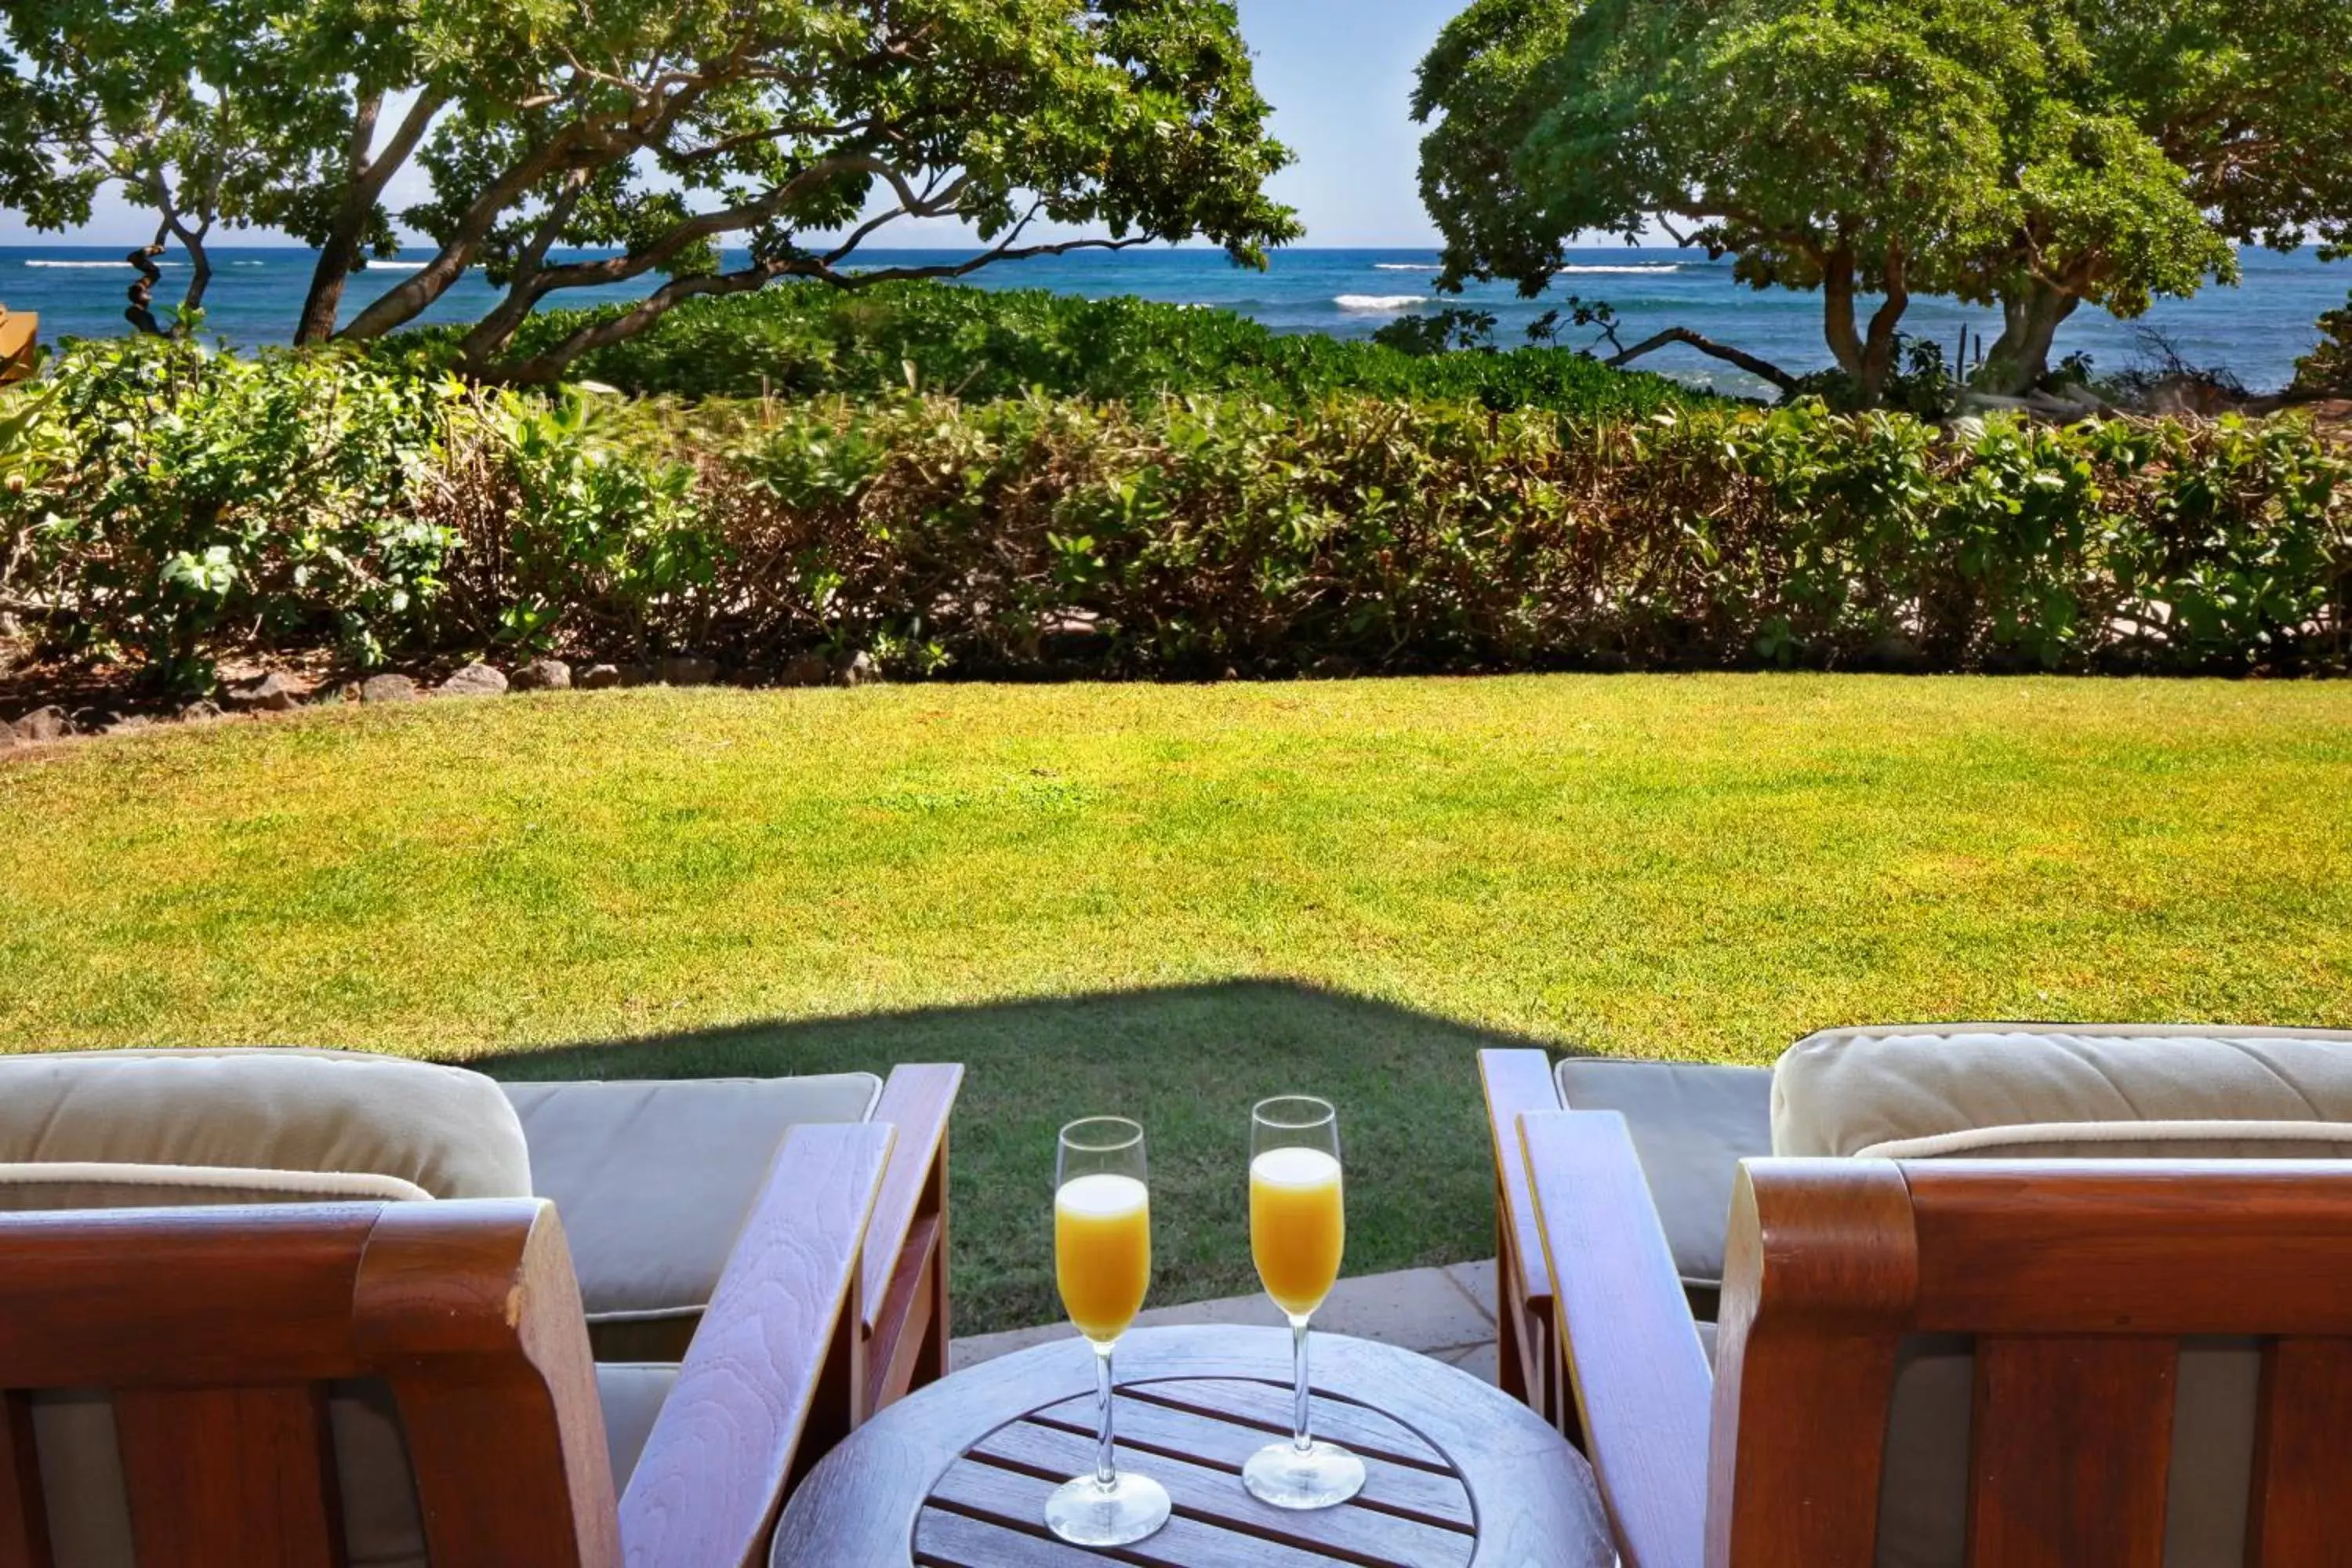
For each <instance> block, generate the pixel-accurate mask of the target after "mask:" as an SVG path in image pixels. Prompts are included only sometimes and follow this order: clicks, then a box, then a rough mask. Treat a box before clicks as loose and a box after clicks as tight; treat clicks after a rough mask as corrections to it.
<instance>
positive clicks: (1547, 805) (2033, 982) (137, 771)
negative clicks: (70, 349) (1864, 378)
mask: <svg viewBox="0 0 2352 1568" xmlns="http://www.w3.org/2000/svg"><path fill="white" fill-rule="evenodd" d="M0 844H5V847H6V862H5V864H6V869H5V883H0V886H5V899H0V1048H6V1049H20V1050H32V1049H44V1048H58V1047H108V1046H125V1045H134V1044H142V1045H143V1044H169V1045H194V1044H208V1043H226V1042H303V1043H317V1044H327V1045H336V1046H345V1047H369V1048H375V1049H386V1050H395V1051H404V1052H410V1053H414V1054H415V1055H419V1056H426V1057H432V1058H438V1059H443V1060H450V1061H472V1062H480V1063H484V1064H485V1065H488V1067H489V1068H490V1070H493V1071H496V1072H499V1073H502V1074H507V1075H509V1076H526V1075H534V1074H536V1075H541V1076H547V1075H555V1076H562V1075H582V1074H602V1075H607V1076H621V1077H625V1076H661V1075H690V1074H704V1073H725V1072H754V1073H782V1072H794V1071H806V1070H814V1069H820V1068H842V1067H867V1068H875V1069H877V1070H880V1069H884V1068H887V1066H888V1065H889V1064H890V1063H891V1062H893V1061H898V1060H931V1059H941V1058H947V1059H954V1060H961V1061H963V1062H965V1063H966V1064H968V1066H969V1067H970V1068H971V1077H970V1079H969V1080H968V1082H967V1085H966V1089H965V1094H964V1099H963V1101H962V1104H961V1108H960V1110H959V1113H958V1118H957V1124H956V1182H955V1193H954V1201H955V1205H956V1210H955V1222H956V1226H957V1230H956V1257H955V1268H956V1276H955V1285H956V1290H957V1294H958V1299H959V1303H960V1312H961V1320H960V1326H961V1327H962V1328H965V1329H982V1328H994V1327H1003V1326H1008V1325H1011V1324H1014V1323H1019V1322H1024V1321H1043V1320H1045V1319H1049V1318H1051V1317H1053V1316H1054V1315H1055V1303H1054V1299H1053V1294H1052V1276H1051V1259H1050V1242H1049V1232H1050V1226H1049V1225H1048V1224H1047V1200H1048V1193H1049V1189H1050V1184H1051V1180H1052V1171H1053V1154H1054V1139H1053V1133H1054V1129H1055V1126H1056V1125H1058V1124H1059V1123H1060V1122H1061V1121H1064V1120H1066V1119H1067V1118H1069V1117H1073V1116H1076V1115H1080V1114H1084V1113H1087V1112H1092V1111H1123V1112H1126V1113H1128V1114H1131V1115H1135V1116H1138V1117H1139V1118H1141V1119H1142V1120H1143V1121H1145V1122H1146V1123H1147V1124H1148V1125H1149V1127H1150V1131H1151V1135H1152V1139H1153V1147H1152V1153H1153V1156H1154V1161H1155V1170H1154V1174H1155V1179H1156V1182H1157V1184H1158V1194H1159V1195H1158V1201H1157V1203H1156V1205H1155V1214H1156V1217H1157V1220H1158V1224H1159V1231H1160V1258H1161V1263H1160V1269H1159V1274H1158V1283H1157V1286H1156V1296H1155V1299H1156V1300H1161V1301H1169V1300H1181V1299H1184V1298H1188V1297H1195V1296H1208V1295H1217V1294H1223V1293H1228V1292H1233V1291H1238V1290H1244V1289H1252V1288H1253V1285H1254V1280H1253V1277H1252V1275H1251V1272H1250V1268H1249V1262H1248V1254H1247V1248H1246V1242H1245V1237H1244V1202H1243V1186H1244V1180H1243V1171H1244V1156H1245V1149H1246V1135H1247V1134H1246V1123H1247V1113H1248V1108H1249V1105H1250V1102H1251V1101H1252V1100H1253V1099H1255V1098H1256V1097H1258V1096H1260V1095H1263V1094H1267V1093H1273V1092H1277V1091H1281V1090H1290V1089H1297V1090H1307V1091H1315V1092H1322V1093H1327V1094H1328V1095H1330V1096H1331V1097H1332V1098H1333V1099H1335V1100H1337V1101H1338V1102H1339V1106H1340V1108H1341V1112H1342V1116H1343V1124H1342V1125H1343V1132H1344V1134H1345V1136H1346V1139H1347V1142H1348V1152H1349V1157H1350V1162H1351V1173H1350V1184H1349V1204H1350V1218H1351V1222H1352V1223H1351V1226H1350V1234H1349V1257H1348V1267H1349V1270H1350V1271H1351V1272H1362V1271H1370V1270H1374V1269H1381V1268H1399V1267H1403V1266H1406V1265H1411V1264H1415V1263H1423V1262H1430V1261H1436V1260H1444V1259H1453V1258H1468V1257H1475V1256H1480V1255H1483V1254H1484V1253H1485V1252H1486V1251H1487V1250H1488V1249H1489V1247H1490V1246H1491V1242H1490V1239H1489V1233H1488V1226H1489V1225H1490V1223H1491V1215H1490V1210H1489V1205H1488V1201H1487V1195H1486V1194H1487V1184H1488V1181H1489V1177H1488V1174H1487V1160H1488V1152H1487V1149H1486V1141H1485V1137H1484V1134H1483V1131H1482V1130H1481V1125H1480V1120H1479V1116H1478V1112H1477V1094H1476V1087H1475V1072H1474V1068H1473V1063H1472V1060H1471V1053H1472V1052H1473V1051H1474V1050H1475V1048H1476V1047H1478V1046H1480V1045H1482V1044H1489V1043H1497V1042H1511V1041H1519V1042H1531V1043H1541V1044H1545V1045H1548V1046H1550V1047H1554V1048H1556V1049H1566V1050H1577V1051H1609V1052H1626V1053H1637V1054H1643V1055H1654V1056H1673V1057H1682V1058H1699V1059H1707V1060H1721V1061H1740V1062H1768V1061H1769V1060H1770V1059H1771V1058H1773V1056H1774V1055H1775V1054H1776V1053H1777V1052H1778V1051H1779V1050H1780V1049H1781V1048H1782V1047H1785V1046H1786V1045H1787V1044H1788V1043H1789V1042H1790V1040H1791V1039H1793V1038H1794V1037H1797V1036H1799V1035H1801V1034H1802V1033H1804V1032H1805V1031H1807V1030H1809V1029H1811V1028H1815V1027H1819V1026H1825V1025H1832V1024H1842V1023H1853V1022H1860V1021H1864V1020H1901V1019H1922V1018H1963V1017H1994V1018H2007V1017H2035V1018H2051V1019H2095V1018H2147V1019H2158V1018H2165V1019H2193V1020H2215V1019H2228V1020H2238V1021H2244V1022H2263V1023H2301V1024H2339V1025H2340V1024H2346V1023H2352V687H2347V686H2324V685H2259V684H2221V683H2156V682H2125V681H2066V680H2039V679H2035V680H2022V679H2021V680H1999V681H1995V680H1967V679H1873V678H1862V677H1771V676H1723V677H1701V678H1648V677H1643V678H1592V679H1584V678H1566V677H1559V678H1527V679H1482V680H1400V681H1380V682H1371V681H1365V682H1346V683H1318V684H1304V685H1225V686H1215V687H1198V688H1187V687H1166V686H1121V687H1099V686H1066V687H1051V688H1036V687H1030V688H1003V687H981V686H932V687H920V688H885V689H860V690H855V691H797V692H771V693H749V692H737V691H727V690H698V691H662V690H640V691H628V692H613V693H604V694H599V695H594V696H588V695H560V696H546V697H529V698H525V697H514V698H507V699H499V700H478V701H472V702H438V703H430V704H421V705H417V706H415V707H407V708H390V709H368V710H358V709H352V710H335V711H321V712H317V713H313V714H310V715H306V716H303V717H300V718H296V719H291V720H287V721H274V722H268V723H257V724H248V725H229V726H221V727H216V728H213V729H182V730H173V731H166V732H162V733H158V734H154V735H152V736H148V737H142V738H135V739H134V738H125V739H121V740H110V741H106V742H98V743H93V744H89V745H85V746H81V747H78V748H68V749H62V750H55V751H50V752H45V753H41V754H37V755H34V756H30V757H26V756H22V755H20V756H18V757H17V758H16V760H13V761H10V762H7V763H0ZM549 1047H572V1048H569V1049H561V1050H550V1049H549ZM681 1157H682V1158H690V1157H691V1152H690V1151H683V1152H681Z"/></svg>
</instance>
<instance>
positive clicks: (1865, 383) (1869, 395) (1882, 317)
mask: <svg viewBox="0 0 2352 1568" xmlns="http://www.w3.org/2000/svg"><path fill="white" fill-rule="evenodd" d="M1908 277H1909V272H1908V269H1907V268H1906V266H1905V265H1904V257H1903V247H1902V246H1900V245H1899V244H1898V245H1893V246H1890V247H1887V252H1886V297H1885V300H1882V301H1880V303H1879V307H1878V309H1877V310H1875V311H1874V312H1873V313H1872V315H1871V318H1870V336H1869V338H1868V339H1867V340H1865V341H1864V343H1863V345H1862V395H1863V400H1864V405H1866V406H1868V407H1872V408H1875V407H1876V406H1878V405H1879V404H1880V402H1882V401H1883V400H1884V399H1885V396H1886V382H1887V378H1888V377H1889V376H1891V375H1893V374H1895V370H1896V369H1897V368H1898V365H1897V363H1896V362H1897V360H1898V359H1899V358H1900V356H1901V354H1902V351H1903V338H1902V325H1903V312H1904V311H1906V310H1909V309H1910V308H1911V289H1910V285H1909V283H1908V281H1907V279H1908Z"/></svg>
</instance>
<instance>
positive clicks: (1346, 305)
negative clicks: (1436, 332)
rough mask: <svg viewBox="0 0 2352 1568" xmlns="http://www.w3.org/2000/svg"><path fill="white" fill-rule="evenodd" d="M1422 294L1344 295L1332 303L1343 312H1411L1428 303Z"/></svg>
mask: <svg viewBox="0 0 2352 1568" xmlns="http://www.w3.org/2000/svg"><path fill="white" fill-rule="evenodd" d="M1427 298H1428V297H1427V296H1426V295H1422V294H1342V295H1340V296H1339V298H1338V299H1336V300H1332V301H1331V303H1333V304H1334V305H1337V306H1339V309H1341V310H1387V311H1391V312H1394V311H1398V310H1412V308H1413V307H1414V306H1415V305H1420V304H1424V303H1426V302H1427Z"/></svg>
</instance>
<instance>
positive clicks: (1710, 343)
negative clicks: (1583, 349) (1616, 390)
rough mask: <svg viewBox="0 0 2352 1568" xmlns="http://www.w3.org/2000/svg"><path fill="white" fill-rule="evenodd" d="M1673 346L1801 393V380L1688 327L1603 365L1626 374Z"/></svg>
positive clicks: (1663, 334) (1675, 329)
mask: <svg viewBox="0 0 2352 1568" xmlns="http://www.w3.org/2000/svg"><path fill="white" fill-rule="evenodd" d="M1670 343H1684V344H1687V345H1688V346H1689V347H1691V348H1695V349H1696V350H1698V352H1699V353H1703V354H1712V355H1714V356H1715V357H1716V358H1717V359H1719V360H1726V361H1728V362H1729V363H1732V364H1736V365H1738V367H1739V368H1740V369H1742V370H1744V371H1746V372H1747V373H1748V374H1750V375H1756V376H1761V377H1763V378H1764V379H1765V380H1766V381H1769V382H1770V383H1771V384H1773V385H1775V386H1777V387H1779V388H1780V390H1781V391H1783V392H1786V393H1791V394H1793V393H1795V392H1796V391H1797V388H1798V383H1797V378H1796V377H1795V376H1793V375H1790V374H1789V373H1788V372H1787V371H1785V370H1782V369H1781V368H1780V366H1779V365H1777V364H1774V363H1772V362H1771V361H1769V360H1763V359H1758V358H1757V357H1756V356H1755V355H1754V354H1752V353H1748V352H1747V351H1746V350H1745V349H1736V348H1733V347H1731V346H1730V345H1729V344H1728V343H1719V342H1716V341H1715V340H1714V339H1713V338H1708V337H1702V336H1701V335H1700V334H1698V333H1697V332H1695V331H1691V330H1690V329H1689V328H1688V327H1668V328H1667V329H1666V330H1665V331H1663V332H1660V333H1658V334H1657V335H1655V336H1654V337H1647V338H1643V340H1642V341H1641V342H1638V343H1635V344H1634V345H1633V347H1632V348H1630V349H1627V350H1626V351H1625V352H1624V353H1621V354H1616V355H1612V357H1610V358H1608V359H1605V360H1602V361H1601V363H1602V364H1605V365H1607V366H1608V367H1609V368H1610V369H1612V370H1622V369H1624V368H1625V367H1626V366H1627V365H1629V364H1631V363H1633V362H1634V361H1635V360H1637V359H1640V358H1641V357H1642V356H1643V354H1646V353H1654V352H1655V351H1657V350H1659V349H1662V348H1664V347H1666V346H1667V345H1668V344H1670Z"/></svg>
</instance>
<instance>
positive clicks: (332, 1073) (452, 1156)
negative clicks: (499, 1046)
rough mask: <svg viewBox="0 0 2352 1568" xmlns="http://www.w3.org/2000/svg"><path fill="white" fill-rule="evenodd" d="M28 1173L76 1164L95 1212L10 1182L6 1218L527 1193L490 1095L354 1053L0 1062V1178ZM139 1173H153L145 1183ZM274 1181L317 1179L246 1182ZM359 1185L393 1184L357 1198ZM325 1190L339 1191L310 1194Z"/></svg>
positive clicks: (420, 1067)
mask: <svg viewBox="0 0 2352 1568" xmlns="http://www.w3.org/2000/svg"><path fill="white" fill-rule="evenodd" d="M27 1165H70V1166H73V1167H75V1170H76V1172H77V1173H79V1174H78V1175H77V1176H75V1177H74V1178H73V1179H74V1180H76V1181H79V1182H81V1183H82V1184H84V1190H85V1191H86V1192H88V1194H89V1195H90V1196H93V1197H101V1198H102V1202H101V1203H100V1204H98V1205H81V1204H60V1203H57V1202H54V1201H46V1200H47V1199H48V1198H49V1197H51V1196H52V1195H53V1194H51V1193H49V1192H48V1191H47V1189H46V1187H45V1186H44V1184H41V1183H39V1182H37V1181H33V1182H29V1183H28V1182H27V1181H26V1180H25V1179H23V1178H21V1177H20V1178H19V1180H17V1181H16V1182H13V1183H12V1182H10V1181H7V1180H5V1179H0V1208H19V1209H21V1208H56V1207H82V1206H110V1207H120V1206H122V1205H134V1204H140V1203H149V1204H157V1205H179V1204H186V1203H195V1202H223V1201H237V1202H278V1203H284V1202H289V1201H293V1202H306V1201H308V1202H315V1201H318V1200H319V1199H320V1198H321V1197H327V1196H359V1197H372V1198H382V1197H389V1196H394V1195H402V1196H409V1195H418V1194H423V1195H429V1196H432V1197H437V1198H505V1197H529V1196H530V1195H531V1190H530V1152H529V1151H528V1150H527V1149H526V1148H525V1147H524V1146H523V1137H522V1123H521V1122H520V1121H519V1120H518V1119H517V1118H516V1116H515V1113H514V1108H513V1107H512V1106H510V1105H509V1104H508V1102H507V1098H506V1096H505V1095H504V1094H501V1093H500V1092H499V1086H498V1085H497V1084H496V1083H494V1082H492V1081H491V1080H490V1079H487V1078H485V1077H483V1076H482V1075H481V1074H479V1073H476V1072H467V1071H466V1070H465V1069H463V1068H448V1067H436V1066H434V1065H433V1064H431V1063H429V1062H418V1061H410V1060H408V1059H406V1058H401V1057H377V1056H367V1055H363V1054H361V1053H358V1052H351V1051H313V1050H294V1049H257V1050H189V1051H83V1052H76V1053H73V1054H70V1055H58V1056H0V1166H27ZM141 1167H150V1168H154V1169H153V1170H152V1175H153V1178H154V1179H153V1181H152V1184H142V1182H141V1181H140V1180H139V1177H140V1175H141V1170H140V1168H141ZM270 1172H277V1173H297V1172H300V1173H316V1174H317V1177H318V1178H319V1179H317V1180H313V1181H310V1182H307V1183H306V1182H303V1181H299V1180H289V1179H288V1178H286V1177H283V1176H279V1177H275V1178H273V1177H270V1176H267V1175H262V1176H259V1177H257V1176H256V1175H255V1173H270ZM199 1173H212V1179H211V1180H210V1182H209V1190H210V1193H211V1194H220V1193H223V1192H231V1193H236V1194H238V1195H237V1196H236V1197H235V1198H234V1199H229V1198H225V1197H222V1196H218V1195H198V1194H199V1193H200V1192H201V1191H203V1190H204V1189H205V1186H206V1179H205V1176H203V1175H201V1174H199ZM354 1177H374V1178H388V1179H389V1180H390V1181H391V1182H394V1183H397V1184H400V1186H399V1188H398V1189H394V1188H391V1187H388V1186H383V1185H382V1184H381V1183H380V1182H379V1183H377V1184H361V1185H362V1186H364V1187H366V1189H367V1190H365V1191H352V1190H351V1186H352V1184H351V1181H350V1179H351V1178H354ZM320 1187H327V1188H334V1189H337V1190H335V1191H331V1192H329V1191H319V1190H310V1189H315V1188H320ZM409 1189H413V1191H410V1190H409ZM12 1193H13V1194H15V1197H14V1198H12V1196H11V1194H12ZM28 1198H30V1199H42V1200H44V1201H24V1200H26V1199H28Z"/></svg>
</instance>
